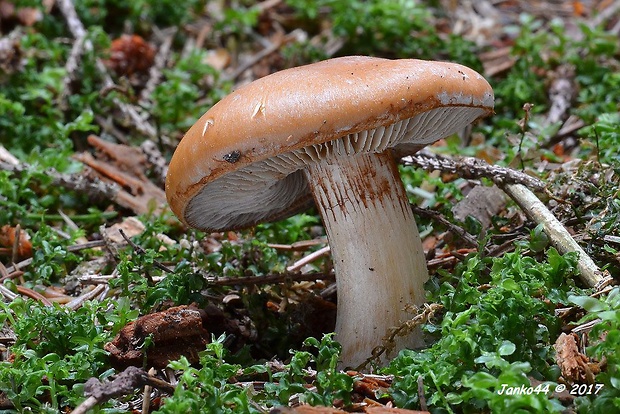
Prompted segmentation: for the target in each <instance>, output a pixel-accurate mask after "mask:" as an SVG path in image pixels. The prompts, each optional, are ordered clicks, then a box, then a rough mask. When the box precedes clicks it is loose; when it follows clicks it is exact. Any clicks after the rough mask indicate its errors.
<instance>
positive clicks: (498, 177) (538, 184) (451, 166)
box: [401, 150, 545, 191]
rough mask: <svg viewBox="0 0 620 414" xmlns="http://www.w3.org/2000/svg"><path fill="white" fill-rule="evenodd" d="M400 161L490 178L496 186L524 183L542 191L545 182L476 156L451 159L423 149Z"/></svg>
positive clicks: (464, 174)
mask: <svg viewBox="0 0 620 414" xmlns="http://www.w3.org/2000/svg"><path fill="white" fill-rule="evenodd" d="M401 163H402V164H403V165H413V166H416V167H419V168H422V169H424V170H427V171H434V170H439V171H443V172H449V173H453V174H458V176H459V177H461V178H466V179H480V178H483V177H484V178H488V179H490V180H491V181H493V182H494V183H495V184H496V185H498V186H501V185H503V184H506V183H514V184H523V185H526V186H527V187H529V188H531V189H533V190H534V191H543V190H544V189H545V183H544V182H542V181H541V180H539V179H538V178H536V177H532V176H530V175H527V174H525V173H523V172H521V171H517V170H513V169H511V168H506V167H500V166H498V165H490V164H487V163H486V162H485V161H483V160H481V159H478V158H472V157H464V158H456V159H452V158H448V157H445V156H442V155H435V154H432V153H430V152H429V151H424V150H423V151H420V152H418V153H417V154H415V155H411V156H408V157H404V158H402V159H401Z"/></svg>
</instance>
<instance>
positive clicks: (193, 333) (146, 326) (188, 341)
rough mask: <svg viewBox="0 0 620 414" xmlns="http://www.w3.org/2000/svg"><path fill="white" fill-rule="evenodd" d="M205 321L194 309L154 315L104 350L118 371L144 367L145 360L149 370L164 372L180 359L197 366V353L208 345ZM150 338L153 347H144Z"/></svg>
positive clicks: (132, 326) (134, 324)
mask: <svg viewBox="0 0 620 414" xmlns="http://www.w3.org/2000/svg"><path fill="white" fill-rule="evenodd" d="M204 319H206V315H205V313H204V312H202V311H200V310H198V309H196V308H195V307H191V306H177V307H174V308H170V309H167V310H165V311H162V312H156V313H151V314H149V315H145V316H142V317H140V318H138V319H136V320H135V321H133V322H130V323H129V324H127V325H126V326H125V327H124V328H123V329H122V330H121V331H120V332H119V333H118V335H117V336H116V338H114V340H113V341H112V342H108V343H107V344H106V345H105V346H104V349H105V350H106V351H108V352H109V353H110V358H111V360H112V364H113V365H114V366H117V367H127V366H130V365H134V366H142V365H143V363H144V360H145V358H146V364H147V365H148V366H153V367H155V368H165V367H166V366H167V365H168V363H169V362H170V361H172V360H175V359H179V358H180V357H181V356H185V357H186V358H187V359H188V360H189V361H190V362H191V363H197V362H198V359H199V358H198V353H199V352H200V351H202V350H204V348H205V346H206V345H207V343H209V332H208V331H207V330H206V329H205V328H204V326H203V322H204ZM147 338H150V341H151V343H152V345H151V346H150V347H145V346H144V345H145V341H147ZM145 352H146V356H145Z"/></svg>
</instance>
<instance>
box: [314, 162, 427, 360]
mask: <svg viewBox="0 0 620 414" xmlns="http://www.w3.org/2000/svg"><path fill="white" fill-rule="evenodd" d="M306 177H307V178H308V182H309V183H310V187H311V188H312V191H313V195H314V199H315V201H316V204H317V207H318V209H319V210H320V213H321V216H322V218H323V224H324V226H325V230H326V232H327V237H328V240H329V244H330V246H331V249H332V257H333V262H334V268H335V272H336V283H337V288H338V316H337V321H336V340H338V341H339V342H340V343H341V344H342V348H343V349H342V355H341V364H342V366H343V367H357V366H358V365H360V364H362V363H363V362H364V361H365V360H366V359H367V358H369V357H370V356H371V353H372V350H373V349H374V348H375V347H377V346H380V345H382V339H383V338H384V337H385V336H386V335H387V334H388V330H389V329H390V328H391V327H395V326H398V325H399V324H400V323H401V322H403V321H405V320H407V319H408V318H409V317H410V316H411V315H409V314H408V313H406V312H405V311H404V308H405V305H407V304H411V305H421V304H422V303H423V302H424V288H423V284H424V282H425V281H426V280H427V278H428V271H427V267H426V260H425V257H424V252H423V249H422V243H421V240H420V236H419V234H418V230H417V226H416V223H415V219H414V217H413V213H412V211H411V207H410V206H409V202H408V200H407V195H406V193H405V189H404V186H403V184H402V181H401V179H400V176H399V174H398V169H397V166H396V164H395V162H394V160H393V157H392V154H391V153H390V152H389V151H388V152H384V153H381V154H357V155H343V156H338V155H331V156H328V157H326V158H325V159H323V160H322V161H320V162H318V163H316V164H310V165H309V166H308V167H307V170H306ZM411 336H412V337H404V338H397V343H396V348H395V350H396V351H398V350H400V349H402V348H404V347H407V346H409V347H411V346H416V345H419V344H420V343H421V338H420V337H419V333H418V334H415V333H414V335H411ZM384 361H385V360H384Z"/></svg>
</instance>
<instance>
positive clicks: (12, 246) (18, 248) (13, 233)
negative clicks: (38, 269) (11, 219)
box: [0, 224, 32, 261]
mask: <svg viewBox="0 0 620 414" xmlns="http://www.w3.org/2000/svg"><path fill="white" fill-rule="evenodd" d="M3 251H7V253H9V255H16V256H17V257H16V258H15V259H26V258H28V257H32V242H31V241H30V236H28V233H27V232H25V231H24V230H22V229H20V228H19V226H16V227H12V226H10V225H8V224H7V225H4V226H2V227H0V253H2V252H3ZM13 261H17V260H13Z"/></svg>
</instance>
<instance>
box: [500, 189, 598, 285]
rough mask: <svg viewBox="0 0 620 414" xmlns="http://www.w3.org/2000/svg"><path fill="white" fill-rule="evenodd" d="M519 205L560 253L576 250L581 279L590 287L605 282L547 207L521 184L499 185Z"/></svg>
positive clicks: (593, 264)
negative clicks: (540, 225) (541, 228)
mask: <svg viewBox="0 0 620 414" xmlns="http://www.w3.org/2000/svg"><path fill="white" fill-rule="evenodd" d="M501 188H502V189H503V190H504V191H505V192H506V194H508V195H509V196H510V198H512V199H513V200H514V201H515V202H516V203H517V204H518V205H519V207H521V209H522V210H523V212H524V213H525V214H526V215H527V217H528V218H529V219H530V220H532V221H534V222H535V223H536V224H542V225H543V229H544V231H545V233H546V234H547V236H549V239H550V240H551V243H552V244H553V245H554V246H555V248H556V249H558V251H559V252H560V253H562V254H565V253H568V252H577V253H578V254H579V258H578V259H577V267H578V268H579V273H580V276H581V280H582V281H583V282H584V283H585V284H587V285H588V286H590V287H594V288H600V287H603V286H604V284H606V283H607V280H608V279H609V278H607V277H605V275H604V274H603V272H601V270H600V269H599V268H598V266H597V265H596V264H595V263H594V261H593V260H592V259H591V258H590V256H588V254H587V253H586V252H585V251H584V250H583V249H582V248H581V246H579V245H578V244H577V242H576V241H575V239H573V237H572V236H571V235H570V233H569V232H568V230H566V228H565V227H564V225H563V224H562V223H560V221H559V220H558V219H557V218H556V217H555V216H554V215H553V214H552V213H551V212H550V211H549V209H547V207H546V206H545V205H544V204H543V203H542V202H541V201H540V200H539V199H538V197H536V195H535V194H534V193H533V192H531V191H530V190H529V189H528V188H527V187H526V186H524V185H522V184H505V185H503V186H502V187H501Z"/></svg>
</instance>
